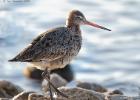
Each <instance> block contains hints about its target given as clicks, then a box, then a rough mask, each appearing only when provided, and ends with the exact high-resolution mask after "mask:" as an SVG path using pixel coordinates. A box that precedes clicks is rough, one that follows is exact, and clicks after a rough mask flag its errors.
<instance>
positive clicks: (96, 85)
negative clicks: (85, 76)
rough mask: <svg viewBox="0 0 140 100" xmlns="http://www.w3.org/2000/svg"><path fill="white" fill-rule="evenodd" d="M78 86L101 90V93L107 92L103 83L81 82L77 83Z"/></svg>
mask: <svg viewBox="0 0 140 100" xmlns="http://www.w3.org/2000/svg"><path fill="white" fill-rule="evenodd" d="M77 87H80V88H84V89H88V90H94V91H96V92H101V93H103V92H107V89H106V88H104V87H103V86H101V85H98V84H95V83H88V82H79V83H78V84H77Z"/></svg>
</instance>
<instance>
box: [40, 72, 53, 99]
mask: <svg viewBox="0 0 140 100" xmlns="http://www.w3.org/2000/svg"><path fill="white" fill-rule="evenodd" d="M42 77H43V79H46V80H47V81H48V85H49V92H50V98H51V100H54V99H53V94H52V90H51V85H50V82H49V81H50V71H48V70H45V71H44V72H43V73H42Z"/></svg>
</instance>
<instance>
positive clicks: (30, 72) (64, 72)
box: [23, 65, 74, 82]
mask: <svg viewBox="0 0 140 100" xmlns="http://www.w3.org/2000/svg"><path fill="white" fill-rule="evenodd" d="M42 72H43V71H42V70H40V69H37V68H35V67H34V66H32V65H28V66H27V67H25V69H24V70H23V74H24V75H25V76H26V77H27V78H30V79H35V80H42ZM53 73H56V74H58V75H60V76H61V77H62V78H64V79H65V80H67V81H68V82H70V81H72V80H73V77H74V74H73V70H72V69H71V66H70V65H67V66H66V67H65V68H62V69H55V70H52V71H51V74H53Z"/></svg>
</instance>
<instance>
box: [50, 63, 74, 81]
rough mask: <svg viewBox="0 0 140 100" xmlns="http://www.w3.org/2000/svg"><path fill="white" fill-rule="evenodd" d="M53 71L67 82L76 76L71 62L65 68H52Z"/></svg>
mask: <svg viewBox="0 0 140 100" xmlns="http://www.w3.org/2000/svg"><path fill="white" fill-rule="evenodd" d="M52 73H56V74H58V75H60V76H61V77H62V78H63V79H65V80H66V81H67V82H70V81H72V80H73V78H74V73H73V70H72V67H71V65H70V64H68V65H66V66H65V67H64V68H60V69H56V70H52Z"/></svg>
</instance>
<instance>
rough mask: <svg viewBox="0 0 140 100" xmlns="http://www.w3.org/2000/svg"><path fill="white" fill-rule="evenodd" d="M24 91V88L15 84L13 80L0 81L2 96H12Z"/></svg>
mask: <svg viewBox="0 0 140 100" xmlns="http://www.w3.org/2000/svg"><path fill="white" fill-rule="evenodd" d="M22 91H23V89H22V88H20V87H19V86H17V85H14V84H13V83H11V82H8V81H5V80H2V81H0V98H12V97H14V96H15V95H17V94H19V93H21V92H22Z"/></svg>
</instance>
